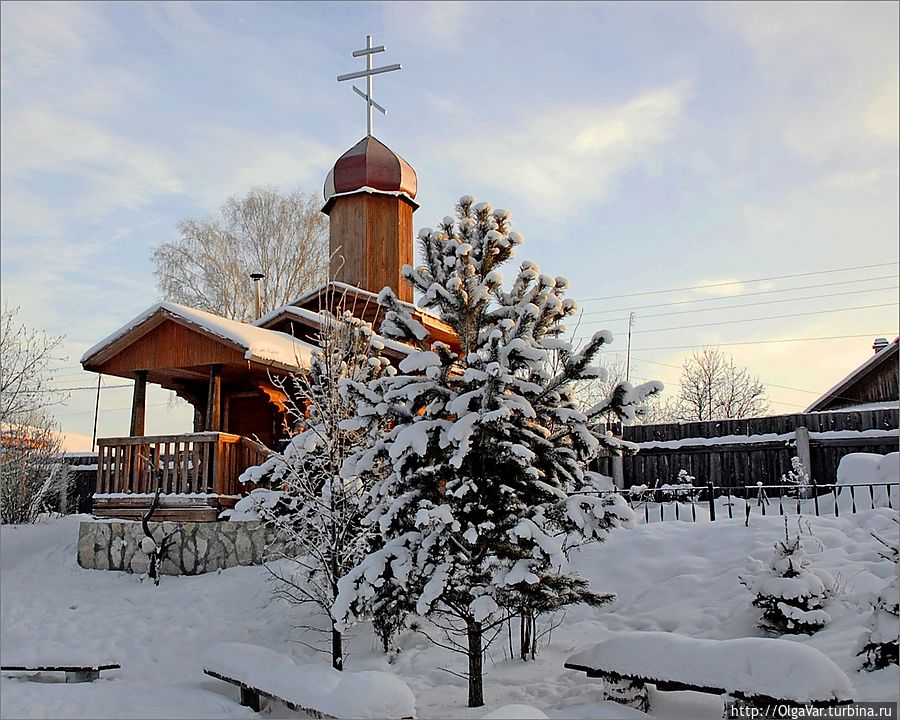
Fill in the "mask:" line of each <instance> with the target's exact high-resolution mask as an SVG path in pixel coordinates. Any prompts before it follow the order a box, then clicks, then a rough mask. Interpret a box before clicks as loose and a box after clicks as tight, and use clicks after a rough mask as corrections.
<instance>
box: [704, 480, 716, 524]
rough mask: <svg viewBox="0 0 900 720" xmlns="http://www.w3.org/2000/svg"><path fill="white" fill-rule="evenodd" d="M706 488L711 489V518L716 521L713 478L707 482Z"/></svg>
mask: <svg viewBox="0 0 900 720" xmlns="http://www.w3.org/2000/svg"><path fill="white" fill-rule="evenodd" d="M706 489H707V491H709V519H710V520H712V521H715V519H716V497H715V495H714V493H713V484H712V480H708V481H707V482H706Z"/></svg>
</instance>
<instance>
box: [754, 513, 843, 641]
mask: <svg viewBox="0 0 900 720" xmlns="http://www.w3.org/2000/svg"><path fill="white" fill-rule="evenodd" d="M797 526H798V527H797V535H796V536H795V537H793V538H791V536H790V533H789V532H788V519H787V517H785V518H784V540H779V541H778V542H777V543H775V551H774V555H773V557H772V560H771V561H770V563H769V564H768V565H766V564H764V563H763V562H761V561H759V560H756V559H755V558H752V557H751V558H748V559H747V567H748V570H749V572H747V573H745V574H744V575H741V576H739V577H738V580H739V581H740V582H741V584H742V585H744V586H745V587H746V588H747V589H748V590H749V591H750V592H751V593H753V595H754V596H755V597H754V600H753V604H754V605H755V606H756V607H758V608H762V610H763V614H762V617H761V618H760V621H759V627H760V628H762V629H763V630H767V631H769V632H773V633H777V634H784V633H806V634H809V635H811V634H812V633H814V632H816V631H817V630H820V629H821V628H823V627H824V626H825V625H827V624H828V623H829V622H831V616H830V615H829V614H828V613H827V612H825V610H823V609H822V606H823V605H824V602H825V600H826V598H827V596H828V593H830V592H831V591H832V589H833V586H834V580H833V579H832V578H831V577H830V576H829V575H828V573H826V572H824V571H822V570H813V569H812V568H811V563H810V561H809V559H808V558H807V557H806V551H805V550H804V548H803V537H802V535H803V533H802V530H801V526H800V519H799V518H798V519H797Z"/></svg>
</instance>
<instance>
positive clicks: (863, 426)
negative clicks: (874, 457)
mask: <svg viewBox="0 0 900 720" xmlns="http://www.w3.org/2000/svg"><path fill="white" fill-rule="evenodd" d="M898 416H900V412H898V410H897V409H890V410H868V411H856V412H848V411H835V412H832V413H809V414H797V415H778V416H772V417H763V418H749V419H744V420H723V421H712V422H696V423H672V424H667V425H643V426H640V425H639V426H632V427H627V428H625V439H626V440H630V441H631V442H637V443H642V442H643V443H647V442H654V441H656V442H660V441H663V442H664V441H673V440H682V441H689V440H690V439H692V438H717V437H725V436H729V435H730V436H735V435H738V436H740V435H743V436H752V435H766V434H769V433H775V434H779V435H785V434H788V435H789V437H788V438H780V439H777V440H771V439H769V440H765V439H760V440H752V439H751V438H749V437H748V440H747V441H746V442H742V441H741V440H740V438H732V439H731V440H730V441H729V442H728V443H723V444H713V445H702V444H695V445H692V444H691V443H690V442H684V443H681V444H679V446H678V447H674V448H666V447H662V448H660V447H642V448H641V450H640V452H639V453H638V454H637V455H634V456H631V457H626V458H624V460H623V469H624V479H625V486H626V487H631V486H633V485H648V486H651V487H652V486H654V485H656V486H659V485H664V484H666V483H668V484H675V483H676V482H677V476H678V471H679V470H681V469H684V470H687V471H688V472H689V473H690V474H691V475H693V476H694V477H695V478H696V480H695V484H697V485H705V484H706V483H707V482H712V483H713V485H715V486H717V487H731V488H736V487H741V486H744V485H755V484H756V483H757V482H762V483H763V484H764V485H779V484H781V477H782V475H784V474H785V473H787V472H788V471H789V470H790V469H791V458H793V457H794V456H796V454H797V452H796V449H795V447H794V440H793V433H794V431H795V430H796V428H797V427H806V428H807V429H808V430H809V431H810V432H812V433H819V432H828V431H833V430H851V431H864V430H896V429H897V428H898V427H900V417H898ZM897 450H898V440H897V437H896V436H893V437H891V436H876V437H865V436H856V437H838V438H829V437H824V438H822V437H815V436H813V437H812V438H811V439H810V460H811V466H812V478H813V479H814V480H815V481H816V482H818V483H822V484H829V483H833V482H835V480H836V474H837V466H838V463H839V462H840V459H841V458H842V457H843V456H844V455H847V454H848V453H856V452H870V453H877V454H879V455H886V454H888V453H890V452H896V451H897ZM597 469H598V470H599V471H600V472H602V473H604V474H606V475H612V467H611V462H610V461H609V459H607V458H602V459H601V460H600V461H599V462H598V463H597Z"/></svg>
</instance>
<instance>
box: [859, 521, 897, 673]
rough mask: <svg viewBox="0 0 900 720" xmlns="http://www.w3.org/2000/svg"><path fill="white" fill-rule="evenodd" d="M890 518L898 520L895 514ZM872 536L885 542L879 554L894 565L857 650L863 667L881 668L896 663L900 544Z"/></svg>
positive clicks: (875, 535)
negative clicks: (860, 645)
mask: <svg viewBox="0 0 900 720" xmlns="http://www.w3.org/2000/svg"><path fill="white" fill-rule="evenodd" d="M892 519H893V521H894V522H895V523H898V524H900V521H898V520H897V518H896V517H894V518H892ZM872 537H874V538H875V539H876V540H877V541H878V542H880V543H881V544H882V545H883V546H884V549H882V550H880V551H879V552H878V554H879V555H880V556H881V557H883V558H884V559H885V560H888V561H889V562H891V563H893V564H894V568H893V572H892V573H891V579H890V580H888V582H887V585H885V586H884V588H882V590H881V592H880V593H879V594H878V597H877V598H876V599H875V603H874V605H873V607H872V617H871V618H870V619H869V623H868V631H867V632H866V635H865V639H864V641H863V647H862V650H860V651H859V652H858V653H857V655H862V656H863V669H864V670H880V669H881V668H885V667H887V666H888V665H897V664H898V636H900V585H898V579H897V571H898V567H897V564H898V561H900V544H898V543H897V541H896V540H894V541H893V542H891V541H890V540H886V539H885V538H883V537H881V536H880V535H878V534H877V533H874V532H873V533H872ZM894 537H896V533H895V534H894Z"/></svg>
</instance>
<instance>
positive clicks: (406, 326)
mask: <svg viewBox="0 0 900 720" xmlns="http://www.w3.org/2000/svg"><path fill="white" fill-rule="evenodd" d="M521 242H522V236H521V235H520V234H519V233H518V232H515V231H513V230H512V229H511V226H510V219H509V213H507V212H506V211H504V210H494V209H493V208H492V207H491V205H490V204H488V203H476V202H475V199H474V198H472V197H471V196H464V197H462V198H461V199H460V201H459V204H458V206H457V216H456V217H455V218H454V217H446V218H444V220H443V222H442V223H441V224H440V226H439V227H438V228H437V229H435V230H431V229H428V228H426V229H424V230H422V231H421V232H420V233H419V243H420V249H421V257H422V259H423V265H421V266H419V267H417V268H412V267H409V266H405V267H404V268H403V275H404V277H405V278H406V279H407V280H408V281H409V282H410V283H412V285H413V287H414V288H415V290H417V291H418V293H420V294H421V299H420V300H419V305H420V306H421V307H423V308H424V309H430V310H434V311H437V312H438V313H439V315H440V317H441V319H442V320H443V321H444V322H445V323H447V324H449V325H450V326H451V327H452V329H453V331H454V333H455V334H456V336H457V337H458V338H459V346H458V348H454V347H451V346H450V345H448V344H446V343H443V342H439V341H434V340H433V338H431V337H430V332H429V330H428V329H427V328H426V327H425V326H424V325H423V324H422V323H420V322H419V321H417V320H416V319H415V318H414V317H413V316H412V315H411V313H410V311H409V308H408V306H406V305H405V304H403V303H401V302H399V301H398V300H397V298H396V297H395V296H394V294H393V293H392V292H391V291H390V289H388V288H385V290H384V291H383V292H382V294H381V296H380V302H381V303H382V304H383V305H385V306H386V307H387V309H388V312H387V314H386V317H385V320H384V322H383V324H382V325H381V328H380V332H381V333H382V334H383V335H385V336H386V337H389V338H392V339H396V340H402V341H406V342H408V343H412V344H415V345H416V346H417V347H418V348H419V350H418V352H414V353H412V354H411V355H409V357H407V358H406V359H405V360H403V361H402V362H401V363H400V366H399V372H398V374H397V375H396V376H393V377H384V378H381V379H378V380H375V381H373V382H370V383H361V382H347V383H345V384H344V385H343V389H344V392H345V393H346V395H347V397H348V399H352V400H353V401H355V402H356V404H357V405H356V406H357V413H356V418H354V419H353V420H352V421H348V422H347V423H346V424H345V427H348V428H353V429H360V430H367V431H369V432H370V447H369V448H368V449H367V450H365V451H364V452H361V453H358V454H357V455H356V456H355V457H353V458H351V459H349V460H348V462H347V463H346V464H345V470H344V473H345V474H346V475H349V476H354V477H364V476H366V475H367V474H368V473H369V472H370V471H371V470H372V468H373V467H376V466H377V464H378V463H379V462H381V463H386V464H387V465H388V466H389V473H388V475H387V476H386V477H385V478H381V479H378V480H376V481H374V482H373V483H372V485H371V489H370V490H369V491H368V492H367V494H366V500H367V502H368V507H369V513H368V515H367V517H366V522H368V523H369V524H371V525H372V526H374V527H376V528H377V530H378V532H379V533H380V534H381V536H382V537H383V538H384V545H383V547H381V548H380V549H378V550H377V551H375V552H373V553H371V554H370V555H369V556H368V557H367V558H366V559H365V560H364V561H363V562H362V563H360V564H359V565H358V566H357V567H356V568H354V569H353V570H352V571H351V572H349V573H348V574H347V575H346V576H345V577H344V578H342V579H341V581H340V593H339V595H338V598H337V600H336V602H335V607H334V614H335V616H336V617H340V618H342V619H343V620H344V621H345V622H346V623H352V622H354V621H355V620H356V619H357V618H359V617H362V616H365V615H366V614H367V612H368V610H369V609H370V608H371V607H373V606H377V604H378V603H383V602H385V601H386V600H387V599H390V601H391V602H397V603H400V604H402V605H403V606H404V607H405V608H407V609H409V610H410V611H412V612H416V613H417V614H419V615H421V616H428V617H429V618H430V619H431V620H432V622H434V623H435V624H437V623H440V625H437V626H438V627H440V628H443V629H445V630H447V631H448V632H450V633H454V632H455V633H458V637H459V638H460V639H459V640H458V641H456V640H453V641H451V643H450V644H451V645H455V647H456V649H458V650H459V651H461V652H462V653H463V654H465V655H466V656H467V658H468V674H467V677H468V683H469V706H470V707H478V706H481V705H483V704H484V696H483V682H482V658H483V652H484V648H485V644H486V642H489V640H490V637H491V633H492V632H495V631H496V630H497V628H498V627H499V626H500V624H501V623H502V622H504V620H506V619H507V618H508V616H509V614H510V613H511V612H514V610H513V609H514V608H533V609H535V610H536V611H543V610H545V609H551V608H557V607H562V606H565V605H567V604H570V603H573V602H585V603H588V604H591V605H599V604H601V603H603V602H605V601H607V600H608V599H610V597H611V596H610V595H609V594H605V593H598V592H595V591H593V590H591V589H590V587H589V584H588V581H587V580H585V579H584V578H582V577H580V576H578V575H576V574H575V573H573V572H572V571H570V570H569V569H568V558H567V553H568V551H569V549H570V548H572V547H574V546H577V545H580V544H583V543H584V542H587V541H590V540H595V539H600V538H602V537H603V536H604V535H605V533H606V531H607V530H608V529H609V528H610V527H613V526H615V525H618V524H620V523H622V522H625V521H627V520H629V519H630V517H631V513H630V509H629V508H628V507H627V505H626V504H625V503H624V501H622V500H621V498H619V497H618V496H615V497H611V496H610V495H607V494H598V493H596V492H594V491H595V489H596V488H595V487H594V478H593V477H592V475H591V474H590V473H588V472H586V466H587V464H588V462H589V461H590V460H591V459H592V458H593V457H595V456H596V455H597V454H598V453H599V451H600V450H601V449H607V450H609V451H611V452H615V453H621V452H628V451H633V450H634V446H632V445H630V444H628V443H625V442H624V441H622V440H621V439H619V438H616V437H614V436H612V435H611V434H607V432H606V430H605V427H606V426H605V424H604V422H603V421H605V420H608V419H610V418H611V417H620V418H623V419H626V420H630V419H632V418H633V417H634V416H635V415H636V413H637V411H638V409H639V408H640V407H641V406H643V404H644V402H645V400H646V399H647V397H649V396H650V395H652V394H654V393H656V392H658V391H659V390H661V388H662V385H661V384H660V383H656V382H651V383H647V384H645V385H642V386H639V387H634V386H632V385H631V384H629V383H626V382H622V383H619V384H617V385H616V387H615V388H614V390H613V392H612V394H611V396H610V397H608V398H605V399H603V400H601V401H600V402H598V403H595V404H594V405H593V406H592V407H591V408H589V409H587V410H586V411H581V410H579V409H578V407H577V398H576V396H575V391H574V388H575V384H576V383H577V382H578V381H580V380H586V379H588V378H594V377H602V376H603V374H604V373H603V370H602V369H601V368H598V367H594V366H593V364H592V363H593V362H594V360H595V359H596V358H597V355H598V353H599V351H600V349H601V347H602V346H604V345H606V344H607V343H609V342H610V341H611V339H612V336H611V334H610V333H609V332H607V331H603V332H599V333H596V334H595V335H594V336H593V337H592V338H591V339H590V340H589V341H588V342H587V343H586V344H585V346H584V347H583V348H581V349H580V350H575V349H574V348H573V347H572V346H571V345H570V344H569V343H568V342H566V341H565V340H563V339H562V335H563V334H564V332H565V327H564V325H563V321H564V319H565V318H567V317H571V316H572V315H573V314H575V312H576V311H577V303H575V301H573V300H571V299H568V298H566V297H565V293H566V290H567V288H568V282H567V281H566V280H565V279H564V278H559V277H557V278H554V277H550V276H548V275H544V274H541V273H540V272H539V270H538V268H537V266H536V265H534V264H533V263H530V262H524V263H522V264H521V266H520V267H519V270H518V272H517V273H516V274H515V276H514V279H513V282H512V285H511V287H510V289H509V290H504V287H503V286H504V282H503V277H502V276H501V274H500V271H499V267H500V266H501V265H502V264H503V263H504V262H506V261H507V260H509V259H511V258H512V256H513V254H514V249H515V246H516V245H519V244H520V243H521ZM554 363H555V364H556V367H555V368H554ZM449 637H450V636H448V639H449Z"/></svg>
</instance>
